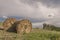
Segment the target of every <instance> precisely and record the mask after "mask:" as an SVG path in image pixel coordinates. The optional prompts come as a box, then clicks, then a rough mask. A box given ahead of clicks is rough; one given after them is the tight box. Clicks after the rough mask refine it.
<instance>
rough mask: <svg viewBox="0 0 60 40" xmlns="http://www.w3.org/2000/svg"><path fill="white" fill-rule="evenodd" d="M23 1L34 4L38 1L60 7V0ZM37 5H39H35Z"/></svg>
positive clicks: (38, 0) (23, 0)
mask: <svg viewBox="0 0 60 40" xmlns="http://www.w3.org/2000/svg"><path fill="white" fill-rule="evenodd" d="M21 1H22V2H23V3H28V4H30V5H32V4H33V5H34V3H36V2H41V3H42V4H43V5H45V6H47V7H52V8H55V7H60V0H21ZM35 6H37V5H35Z"/></svg>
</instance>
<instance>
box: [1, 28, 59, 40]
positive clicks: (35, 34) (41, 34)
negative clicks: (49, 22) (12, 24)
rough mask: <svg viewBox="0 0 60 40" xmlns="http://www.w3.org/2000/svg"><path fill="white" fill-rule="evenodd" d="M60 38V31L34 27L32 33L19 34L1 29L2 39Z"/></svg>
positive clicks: (55, 39)
mask: <svg viewBox="0 0 60 40" xmlns="http://www.w3.org/2000/svg"><path fill="white" fill-rule="evenodd" d="M4 39H6V40H60V32H57V31H48V30H43V29H32V31H31V33H29V34H23V35H20V36H19V35H18V34H16V33H11V32H4V31H3V30H0V40H4Z"/></svg>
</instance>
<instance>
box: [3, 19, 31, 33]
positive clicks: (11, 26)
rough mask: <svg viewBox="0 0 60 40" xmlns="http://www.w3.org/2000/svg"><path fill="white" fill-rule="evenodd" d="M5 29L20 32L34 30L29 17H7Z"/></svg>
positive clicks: (4, 24) (4, 23)
mask: <svg viewBox="0 0 60 40" xmlns="http://www.w3.org/2000/svg"><path fill="white" fill-rule="evenodd" d="M3 27H4V30H5V31H9V32H17V33H18V34H20V33H30V32H31V30H32V23H31V22H30V21H29V20H28V19H22V20H19V21H17V20H16V19H15V18H7V19H6V20H5V21H4V22H3Z"/></svg>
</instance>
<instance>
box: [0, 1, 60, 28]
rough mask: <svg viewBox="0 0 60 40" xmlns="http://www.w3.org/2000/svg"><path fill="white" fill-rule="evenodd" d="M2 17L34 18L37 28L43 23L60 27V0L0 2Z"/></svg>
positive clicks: (0, 14)
mask: <svg viewBox="0 0 60 40" xmlns="http://www.w3.org/2000/svg"><path fill="white" fill-rule="evenodd" d="M1 16H2V17H4V18H7V16H22V17H26V18H33V19H35V20H36V21H37V22H35V23H32V24H33V25H34V26H36V27H38V26H39V27H41V26H42V24H43V23H48V24H54V25H56V26H60V0H0V17H1Z"/></svg>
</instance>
